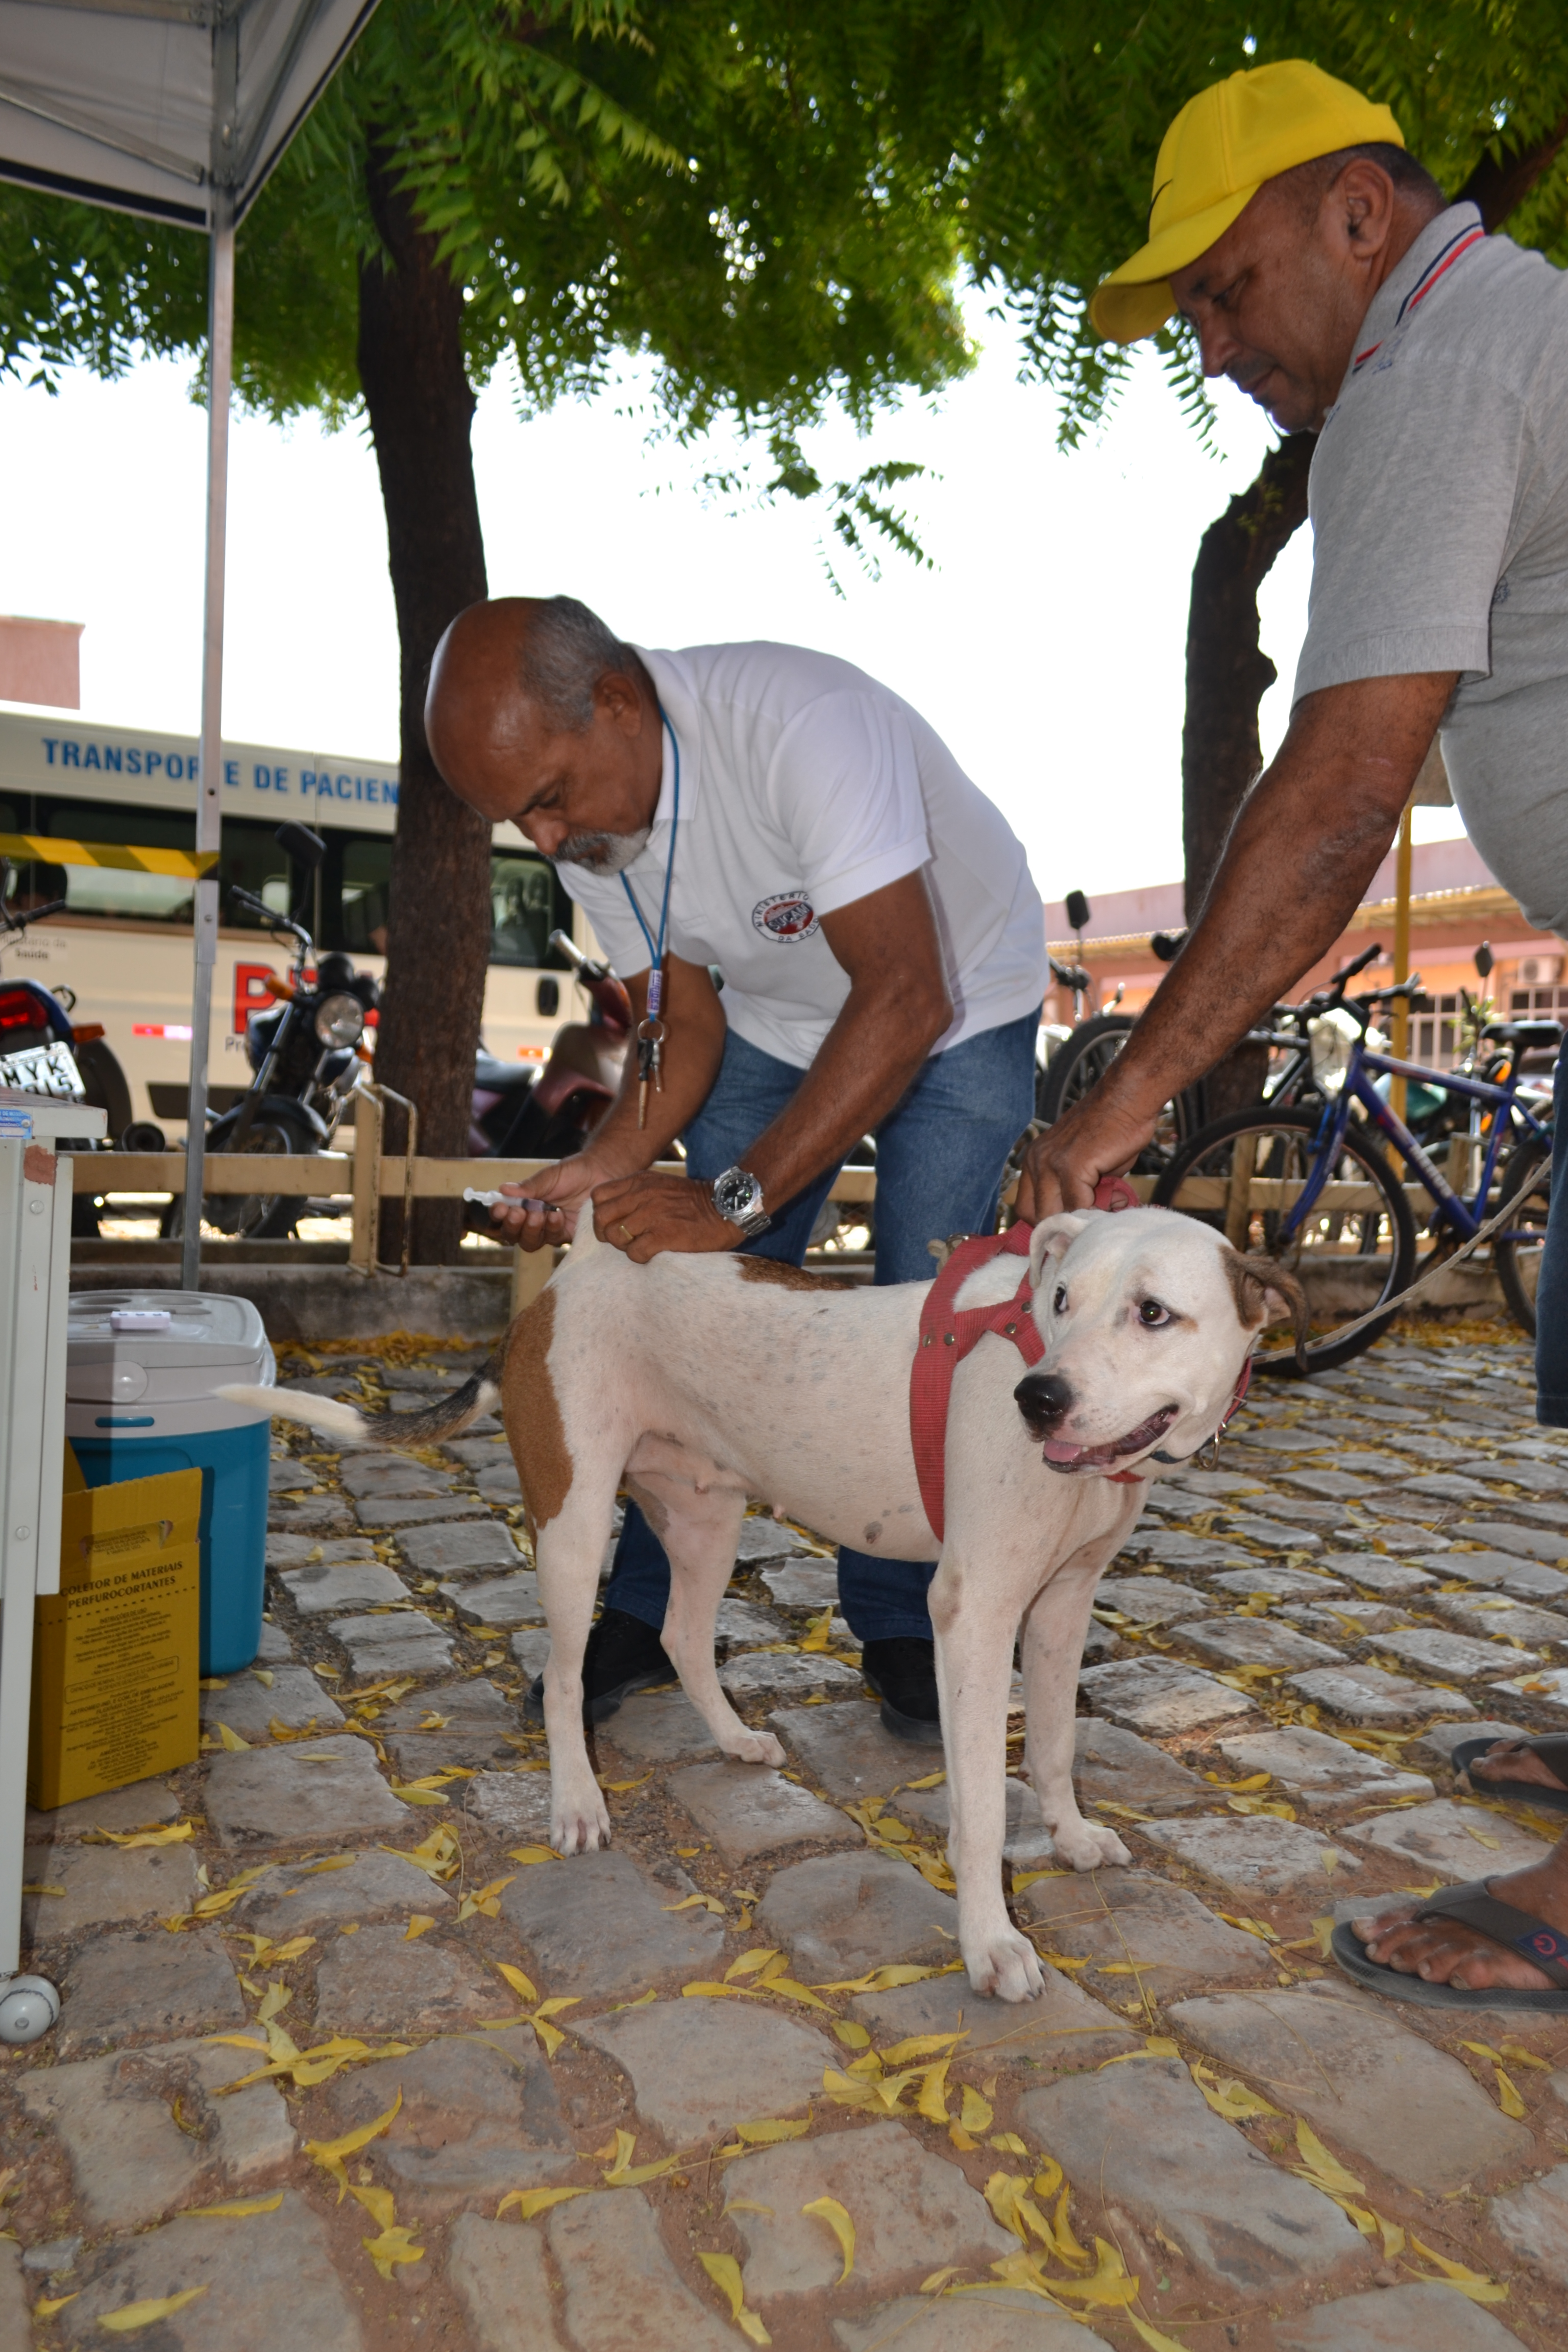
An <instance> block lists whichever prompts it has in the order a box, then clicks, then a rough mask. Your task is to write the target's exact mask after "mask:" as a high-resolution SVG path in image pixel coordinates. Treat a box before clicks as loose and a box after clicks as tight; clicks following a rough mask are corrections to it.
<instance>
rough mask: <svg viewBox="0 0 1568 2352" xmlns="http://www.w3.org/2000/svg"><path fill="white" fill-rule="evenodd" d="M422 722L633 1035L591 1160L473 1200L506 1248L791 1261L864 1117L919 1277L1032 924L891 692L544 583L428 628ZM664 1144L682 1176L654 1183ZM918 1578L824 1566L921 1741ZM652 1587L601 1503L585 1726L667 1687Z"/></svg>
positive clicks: (936, 748) (1026, 1105)
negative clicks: (668, 636) (581, 920)
mask: <svg viewBox="0 0 1568 2352" xmlns="http://www.w3.org/2000/svg"><path fill="white" fill-rule="evenodd" d="M426 730H427V732H428V735H429V740H430V744H431V748H432V751H434V753H435V757H436V760H437V764H438V765H439V767H440V770H441V772H442V774H443V775H444V776H445V777H446V779H447V782H448V784H450V785H451V787H452V789H453V790H454V792H456V793H458V795H459V797H460V798H462V799H463V800H466V801H468V803H470V804H471V805H472V806H473V807H475V808H477V809H479V810H480V811H482V812H483V814H485V815H487V816H489V817H490V818H491V819H492V820H496V821H500V820H501V819H504V818H510V819H512V820H513V821H514V822H515V823H516V824H519V825H520V826H521V829H522V831H523V832H524V833H525V834H526V835H528V837H529V839H530V840H531V841H532V842H533V843H534V844H535V845H537V846H538V847H539V848H540V849H542V851H543V852H544V854H545V856H548V857H550V858H552V859H553V860H555V861H556V863H557V864H558V865H559V866H560V868H561V872H562V877H563V880H564V882H565V884H566V887H567V888H568V889H569V890H570V891H571V893H572V895H573V897H574V898H575V899H577V901H578V902H579V904H580V905H581V906H582V907H583V908H584V909H585V911H586V913H587V915H588V917H589V919H590V920H591V922H592V923H593V926H594V929H595V932H596V934H597V936H598V938H599V940H601V942H602V943H603V945H604V948H605V951H606V953H607V954H608V956H609V958H610V960H611V961H612V963H613V964H614V965H615V967H616V970H617V971H619V972H620V973H621V975H622V977H623V978H624V979H625V980H626V984H627V986H628V988H629V990H630V992H631V995H632V1001H633V1004H634V1007H635V1009H636V1012H637V1016H638V1019H639V1022H643V1023H644V1024H645V1026H646V1029H647V1033H648V1034H649V1035H650V1039H651V1036H652V1035H653V1034H658V1066H657V1069H654V1068H652V1067H649V1068H648V1069H647V1073H646V1076H647V1085H646V1087H645V1086H644V1085H643V1084H641V1083H640V1082H639V1071H638V1067H637V1061H636V1058H635V1057H634V1058H633V1059H632V1060H631V1061H630V1063H629V1064H628V1068H627V1075H626V1086H625V1087H624V1088H623V1091H622V1094H621V1096H620V1098H619V1100H618V1101H617V1102H616V1104H615V1105H614V1106H613V1108H612V1109H611V1110H610V1112H609V1114H608V1116H607V1117H606V1118H605V1121H604V1123H603V1124H602V1125H601V1126H600V1128H599V1129H597V1131H596V1132H595V1135H594V1137H593V1139H592V1141H591V1142H590V1144H589V1146H588V1148H587V1149H586V1150H584V1152H583V1153H581V1154H580V1155H579V1156H578V1157H577V1158H576V1159H574V1160H564V1161H563V1163H562V1166H561V1168H560V1171H559V1172H558V1174H557V1175H556V1176H555V1177H554V1178H553V1179H547V1180H542V1181H540V1182H539V1184H538V1186H537V1193H538V1196H539V1197H542V1198H543V1199H546V1200H548V1201H549V1202H551V1203H552V1206H551V1208H550V1210H549V1212H548V1213H543V1212H537V1211H535V1212H530V1211H524V1210H521V1209H519V1210H517V1211H515V1212H512V1213H508V1214H503V1215H500V1217H498V1221H497V1222H498V1225H499V1227H500V1231H501V1232H502V1233H503V1234H505V1235H506V1237H508V1238H509V1239H512V1240H517V1241H521V1243H522V1244H523V1246H524V1247H525V1248H537V1247H539V1246H541V1245H542V1244H545V1243H550V1242H554V1241H557V1240H560V1239H562V1238H563V1236H564V1235H565V1234H567V1233H568V1231H569V1230H570V1227H571V1224H572V1223H573V1222H574V1218H575V1216H576V1214H577V1213H579V1212H580V1211H581V1210H582V1209H583V1208H584V1205H585V1204H586V1203H587V1202H588V1201H589V1199H590V1196H591V1198H592V1202H593V1213H594V1218H595V1231H596V1232H597V1233H598V1234H599V1235H600V1236H601V1238H602V1239H604V1240H605V1241H607V1242H609V1243H611V1244H614V1245H615V1246H616V1248H619V1249H624V1250H625V1251H626V1253H627V1254H628V1255H630V1256H631V1257H633V1258H635V1259H637V1260H638V1261H639V1262H646V1260H647V1259H648V1258H650V1257H652V1256H654V1255H656V1254H657V1253H658V1251H660V1250H667V1249H676V1250H720V1249H736V1248H742V1249H748V1250H751V1251H753V1252H754V1253H756V1254H758V1255H763V1256H766V1257H774V1258H782V1259H784V1260H786V1261H789V1262H791V1263H793V1264H795V1265H799V1264H800V1262H801V1260H802V1258H803V1256H804V1255H805V1247H806V1244H807V1242H808V1240H809V1238H810V1235H811V1230H812V1226H813V1224H814V1223H815V1222H816V1215H817V1213H818V1211H819V1210H820V1208H821V1207H822V1204H823V1202H824V1201H825V1200H826V1196H827V1192H828V1190H829V1188H830V1186H831V1184H832V1181H833V1179H834V1177H835V1176H836V1175H837V1171H838V1169H839V1167H840V1165H841V1163H842V1161H843V1160H844V1157H845V1154H846V1153H847V1151H848V1150H850V1149H851V1148H852V1146H853V1145H854V1144H855V1143H857V1142H858V1139H860V1137H861V1136H863V1135H865V1134H867V1133H869V1132H875V1134H876V1137H877V1213H876V1234H877V1267H876V1279H877V1280H878V1281H879V1282H913V1281H929V1279H930V1278H931V1273H932V1270H933V1269H932V1266H931V1257H930V1255H929V1252H928V1248H927V1244H928V1243H929V1242H931V1240H932V1239H934V1238H937V1237H940V1236H942V1235H943V1234H951V1233H957V1232H968V1233H982V1232H987V1231H990V1230H992V1229H993V1228H994V1221H995V1216H996V1208H997V1196H998V1191H999V1186H1000V1181H1001V1177H1002V1171H1003V1168H1004V1165H1005V1160H1006V1158H1007V1154H1008V1152H1009V1151H1010V1150H1011V1149H1012V1147H1013V1145H1014V1144H1015V1143H1016V1140H1017V1139H1018V1138H1019V1136H1020V1135H1021V1134H1022V1133H1023V1131H1024V1129H1025V1128H1026V1126H1027V1125H1028V1122H1029V1118H1030V1116H1031V1114H1032V1111H1033V1107H1034V1095H1033V1088H1034V1066H1035V1037H1036V1031H1037V1024H1038V1021H1039V1012H1040V1002H1041V998H1042V997H1043V995H1044V992H1045V987H1046V981H1047V957H1046V944H1045V919H1044V913H1043V910H1042V908H1041V905H1040V899H1039V894H1038V892H1037V890H1036V888H1035V885H1034V883H1033V881H1032V879H1031V878H1030V875H1029V869H1028V866H1027V863H1026V858H1025V856H1024V851H1023V848H1022V845H1020V843H1019V842H1018V840H1017V839H1016V836H1015V835H1014V834H1013V833H1012V831H1011V829H1010V828H1009V826H1008V825H1007V824H1006V823H1005V819H1004V818H1003V817H1002V815H1001V814H1000V812H999V811H998V810H997V809H996V808H995V807H994V805H993V804H992V803H991V802H990V801H988V800H987V799H986V798H985V796H984V793H982V792H980V791H979V789H978V788H977V787H976V786H975V785H974V784H973V783H971V782H970V781H969V779H968V777H967V776H965V775H964V773H963V771H962V769H961V768H960V767H959V765H958V763H957V761H955V760H954V759H953V757H952V753H951V752H950V751H948V749H947V748H946V746H945V744H943V743H942V741H941V740H940V739H939V738H938V736H937V735H936V734H935V733H933V731H932V730H931V728H930V727H929V726H928V725H927V724H926V722H925V721H924V719H921V717H920V715H919V713H918V712H917V711H915V710H912V709H910V706H909V704H908V703H906V702H903V701H901V700H900V698H899V697H898V696H897V695H896V694H893V693H891V692H890V691H889V689H888V688H885V687H882V686H879V685H878V684H877V683H876V681H875V680H874V679H872V678H869V677H866V675H865V674H864V672H862V671H860V670H858V669H855V668H853V667H851V666H850V665H849V664H848V663H847V662H842V661H837V660H835V659H834V658H833V657H832V656H829V655H826V654H817V653H810V652H806V651H805V650H803V649H801V648H799V647H796V646H776V645H730V646H694V647H690V648H689V649H687V650H686V651H684V652H680V653H667V652H649V651H647V650H645V649H643V648H641V647H633V646H626V645H623V644H621V643H620V642H619V640H618V639H616V637H615V636H614V635H612V634H611V632H610V631H609V630H608V629H606V628H605V625H604V624H603V622H601V621H600V620H598V619H597V618H596V616H595V614H592V613H590V612H589V611H588V610H587V608H586V607H585V606H584V605H582V604H577V603H576V602H575V601H574V599H572V598H570V597H563V596H558V597H552V598H550V599H548V600H542V599H535V598H522V597H514V598H506V599H500V600H497V601H496V602H493V603H490V604H477V605H474V606H471V607H470V608H469V610H468V612H467V613H464V614H461V615H459V617H458V620H457V621H455V622H454V623H453V625H452V626H451V628H450V629H449V630H448V631H447V635H446V636H445V638H444V639H443V640H442V643H441V646H440V647H439V648H438V649H437V656H436V660H435V663H434V665H433V667H432V670H431V683H430V696H429V700H428V703H427V706H426ZM710 966H717V967H718V969H719V971H721V974H722V977H723V994H722V997H721V996H720V994H719V993H718V992H717V991H716V990H715V988H714V986H713V983H712V981H711V979H710V972H709V967H710ZM656 974H657V975H658V987H657V989H656V988H655V987H654V985H653V982H654V980H655V975H656ZM678 1136H679V1137H681V1138H682V1139H683V1140H684V1144H685V1149H686V1155H687V1168H688V1171H689V1173H688V1174H687V1175H686V1176H684V1177H679V1176H658V1175H655V1174H652V1173H651V1172H649V1171H650V1170H651V1166H652V1163H653V1162H654V1161H655V1160H659V1159H661V1158H667V1157H668V1153H669V1148H670V1146H671V1144H672V1143H673V1142H674V1140H675V1139H676V1138H677V1137H678ZM868 1536H872V1537H873V1540H875V1537H874V1536H873V1531H871V1530H868ZM930 1580H931V1565H930V1564H929V1563H927V1562H921V1561H917V1560H904V1559H897V1558H895V1557H891V1556H889V1551H888V1549H887V1548H886V1547H885V1546H884V1547H883V1549H881V1550H867V1551H864V1552H862V1551H851V1550H849V1549H843V1550H841V1552H840V1554H839V1564H838V1582H839V1595H840V1603H841V1606H842V1608H843V1611H844V1613H845V1615H846V1617H847V1619H848V1622H849V1624H850V1627H851V1630H852V1631H853V1632H854V1633H855V1634H856V1635H857V1637H858V1640H859V1641H860V1643H861V1645H862V1671H863V1672H864V1674H865V1675H866V1678H867V1682H868V1685H869V1686H870V1687H871V1689H872V1690H873V1691H874V1692H875V1693H876V1694H877V1695H878V1696H879V1697H880V1698H881V1701H882V1718H883V1721H884V1722H885V1723H886V1724H887V1725H888V1727H889V1729H891V1730H893V1731H895V1732H898V1733H900V1735H901V1736H902V1737H904V1738H911V1739H922V1740H932V1741H934V1740H936V1739H939V1738H940V1737H941V1732H940V1727H939V1723H938V1718H937V1703H936V1680H935V1674H934V1665H933V1651H932V1637H931V1620H930V1616H929V1614H928V1612H927V1610H926V1601H925V1594H926V1587H927V1585H928V1584H929V1582H930ZM668 1591H669V1566H668V1560H667V1559H666V1558H665V1555H664V1551H663V1549H662V1547H661V1546H660V1545H659V1543H658V1539H657V1538H656V1537H655V1536H654V1535H653V1533H652V1531H651V1529H650V1528H648V1527H647V1522H646V1521H645V1520H644V1519H643V1517H642V1515H641V1513H640V1512H638V1511H637V1508H636V1507H635V1506H628V1507H627V1510H626V1527H625V1529H624V1531H623V1533H622V1536H621V1539H620V1542H619V1545H618V1546H617V1549H616V1566H615V1571H614V1574H613V1575H612V1577H611V1580H610V1583H609V1586H608V1588H607V1590H606V1592H605V1607H604V1612H603V1613H602V1615H601V1618H600V1621H599V1623H598V1624H597V1625H596V1626H595V1630H594V1633H593V1636H592V1638H591V1640H590V1643H589V1647H588V1654H587V1658H586V1660H585V1662H584V1704H585V1706H586V1709H587V1711H588V1713H589V1714H590V1716H591V1717H595V1719H598V1718H602V1717H604V1716H605V1715H608V1714H610V1713H612V1712H613V1711H614V1709H615V1708H616V1706H619V1704H620V1701H621V1699H622V1698H623V1697H624V1696H625V1695H626V1693H627V1692H628V1691H631V1690H636V1689H641V1688H646V1687H647V1686H648V1685H651V1684H653V1683H655V1682H665V1681H668V1679H669V1668H668V1661H667V1660H666V1658H665V1656H664V1654H663V1651H662V1648H661V1647H660V1644H659V1640H658V1631H659V1628H660V1627H661V1626H662V1624H663V1622H664V1612H665V1604H666V1601H667V1599H668Z"/></svg>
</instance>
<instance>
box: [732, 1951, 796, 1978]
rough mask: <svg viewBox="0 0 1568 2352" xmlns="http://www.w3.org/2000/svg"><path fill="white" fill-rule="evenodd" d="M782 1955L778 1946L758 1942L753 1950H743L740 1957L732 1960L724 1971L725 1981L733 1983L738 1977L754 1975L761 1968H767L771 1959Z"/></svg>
mask: <svg viewBox="0 0 1568 2352" xmlns="http://www.w3.org/2000/svg"><path fill="white" fill-rule="evenodd" d="M781 1957H782V1955H781V1954H780V1952H779V1951H778V1949H777V1948H776V1946H773V1945H771V1944H757V1945H755V1946H753V1948H752V1950H751V1951H749V1952H742V1954H741V1957H740V1958H739V1959H736V1960H731V1963H730V1965H729V1967H728V1968H727V1969H725V1971H724V1982H725V1983H726V1984H733V1982H734V1980H735V1979H736V1978H737V1977H754V1976H755V1975H756V1973H757V1970H758V1969H765V1968H766V1967H767V1965H768V1963H769V1961H770V1960H776V1959H778V1958H781Z"/></svg>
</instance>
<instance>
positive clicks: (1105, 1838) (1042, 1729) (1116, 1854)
mask: <svg viewBox="0 0 1568 2352" xmlns="http://www.w3.org/2000/svg"><path fill="white" fill-rule="evenodd" d="M1104 1551H1105V1546H1104V1544H1103V1543H1097V1544H1096V1545H1095V1547H1094V1549H1093V1553H1092V1556H1091V1557H1087V1558H1086V1556H1085V1554H1084V1553H1082V1552H1080V1553H1079V1554H1078V1555H1077V1556H1076V1557H1075V1558H1073V1559H1070V1560H1068V1562H1067V1563H1066V1564H1065V1565H1064V1566H1063V1567H1061V1568H1058V1570H1057V1572H1056V1574H1055V1575H1054V1576H1053V1577H1051V1578H1050V1580H1048V1582H1047V1583H1046V1584H1045V1585H1044V1586H1043V1587H1042V1589H1041V1590H1040V1591H1039V1592H1038V1593H1037V1595H1036V1597H1035V1600H1034V1601H1033V1603H1032V1605H1031V1607H1030V1609H1029V1612H1028V1613H1027V1615H1026V1617H1025V1620H1024V1633H1023V1663H1024V1696H1025V1704H1026V1710H1027V1712H1026V1718H1025V1721H1026V1751H1025V1752H1026V1759H1027V1767H1028V1777H1029V1784H1030V1786H1031V1788H1032V1789H1033V1790H1034V1791H1035V1796H1036V1799H1037V1801H1038V1804H1039V1808H1040V1816H1041V1819H1042V1820H1043V1821H1044V1822H1045V1825H1046V1827H1047V1830H1049V1832H1050V1833H1051V1843H1053V1845H1054V1846H1055V1847H1056V1850H1057V1854H1058V1859H1059V1860H1061V1861H1062V1862H1065V1863H1066V1864H1068V1866H1069V1868H1071V1869H1073V1870H1099V1869H1100V1867H1101V1866H1102V1865H1103V1864H1107V1863H1130V1862H1131V1859H1132V1856H1131V1854H1130V1853H1128V1851H1127V1848H1126V1847H1125V1846H1124V1845H1123V1844H1122V1843H1121V1839H1120V1838H1119V1837H1118V1836H1117V1834H1116V1832H1115V1831H1114V1830H1113V1829H1109V1828H1106V1827H1103V1826H1102V1825H1101V1824H1100V1822H1086V1821H1085V1820H1084V1817H1083V1815H1082V1814H1081V1813H1080V1812H1079V1809H1078V1798H1077V1795H1076V1794H1075V1792H1074V1790H1073V1785H1072V1759H1073V1718H1074V1716H1075V1714H1076V1711H1077V1706H1076V1702H1077V1695H1078V1673H1079V1664H1081V1662H1082V1658H1083V1641H1084V1635H1085V1633H1087V1632H1088V1630H1089V1609H1090V1606H1091V1604H1092V1602H1093V1600H1094V1588H1095V1586H1096V1585H1097V1584H1098V1583H1099V1581H1100V1570H1101V1568H1102V1567H1103V1565H1104V1559H1103V1554H1104Z"/></svg>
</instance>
